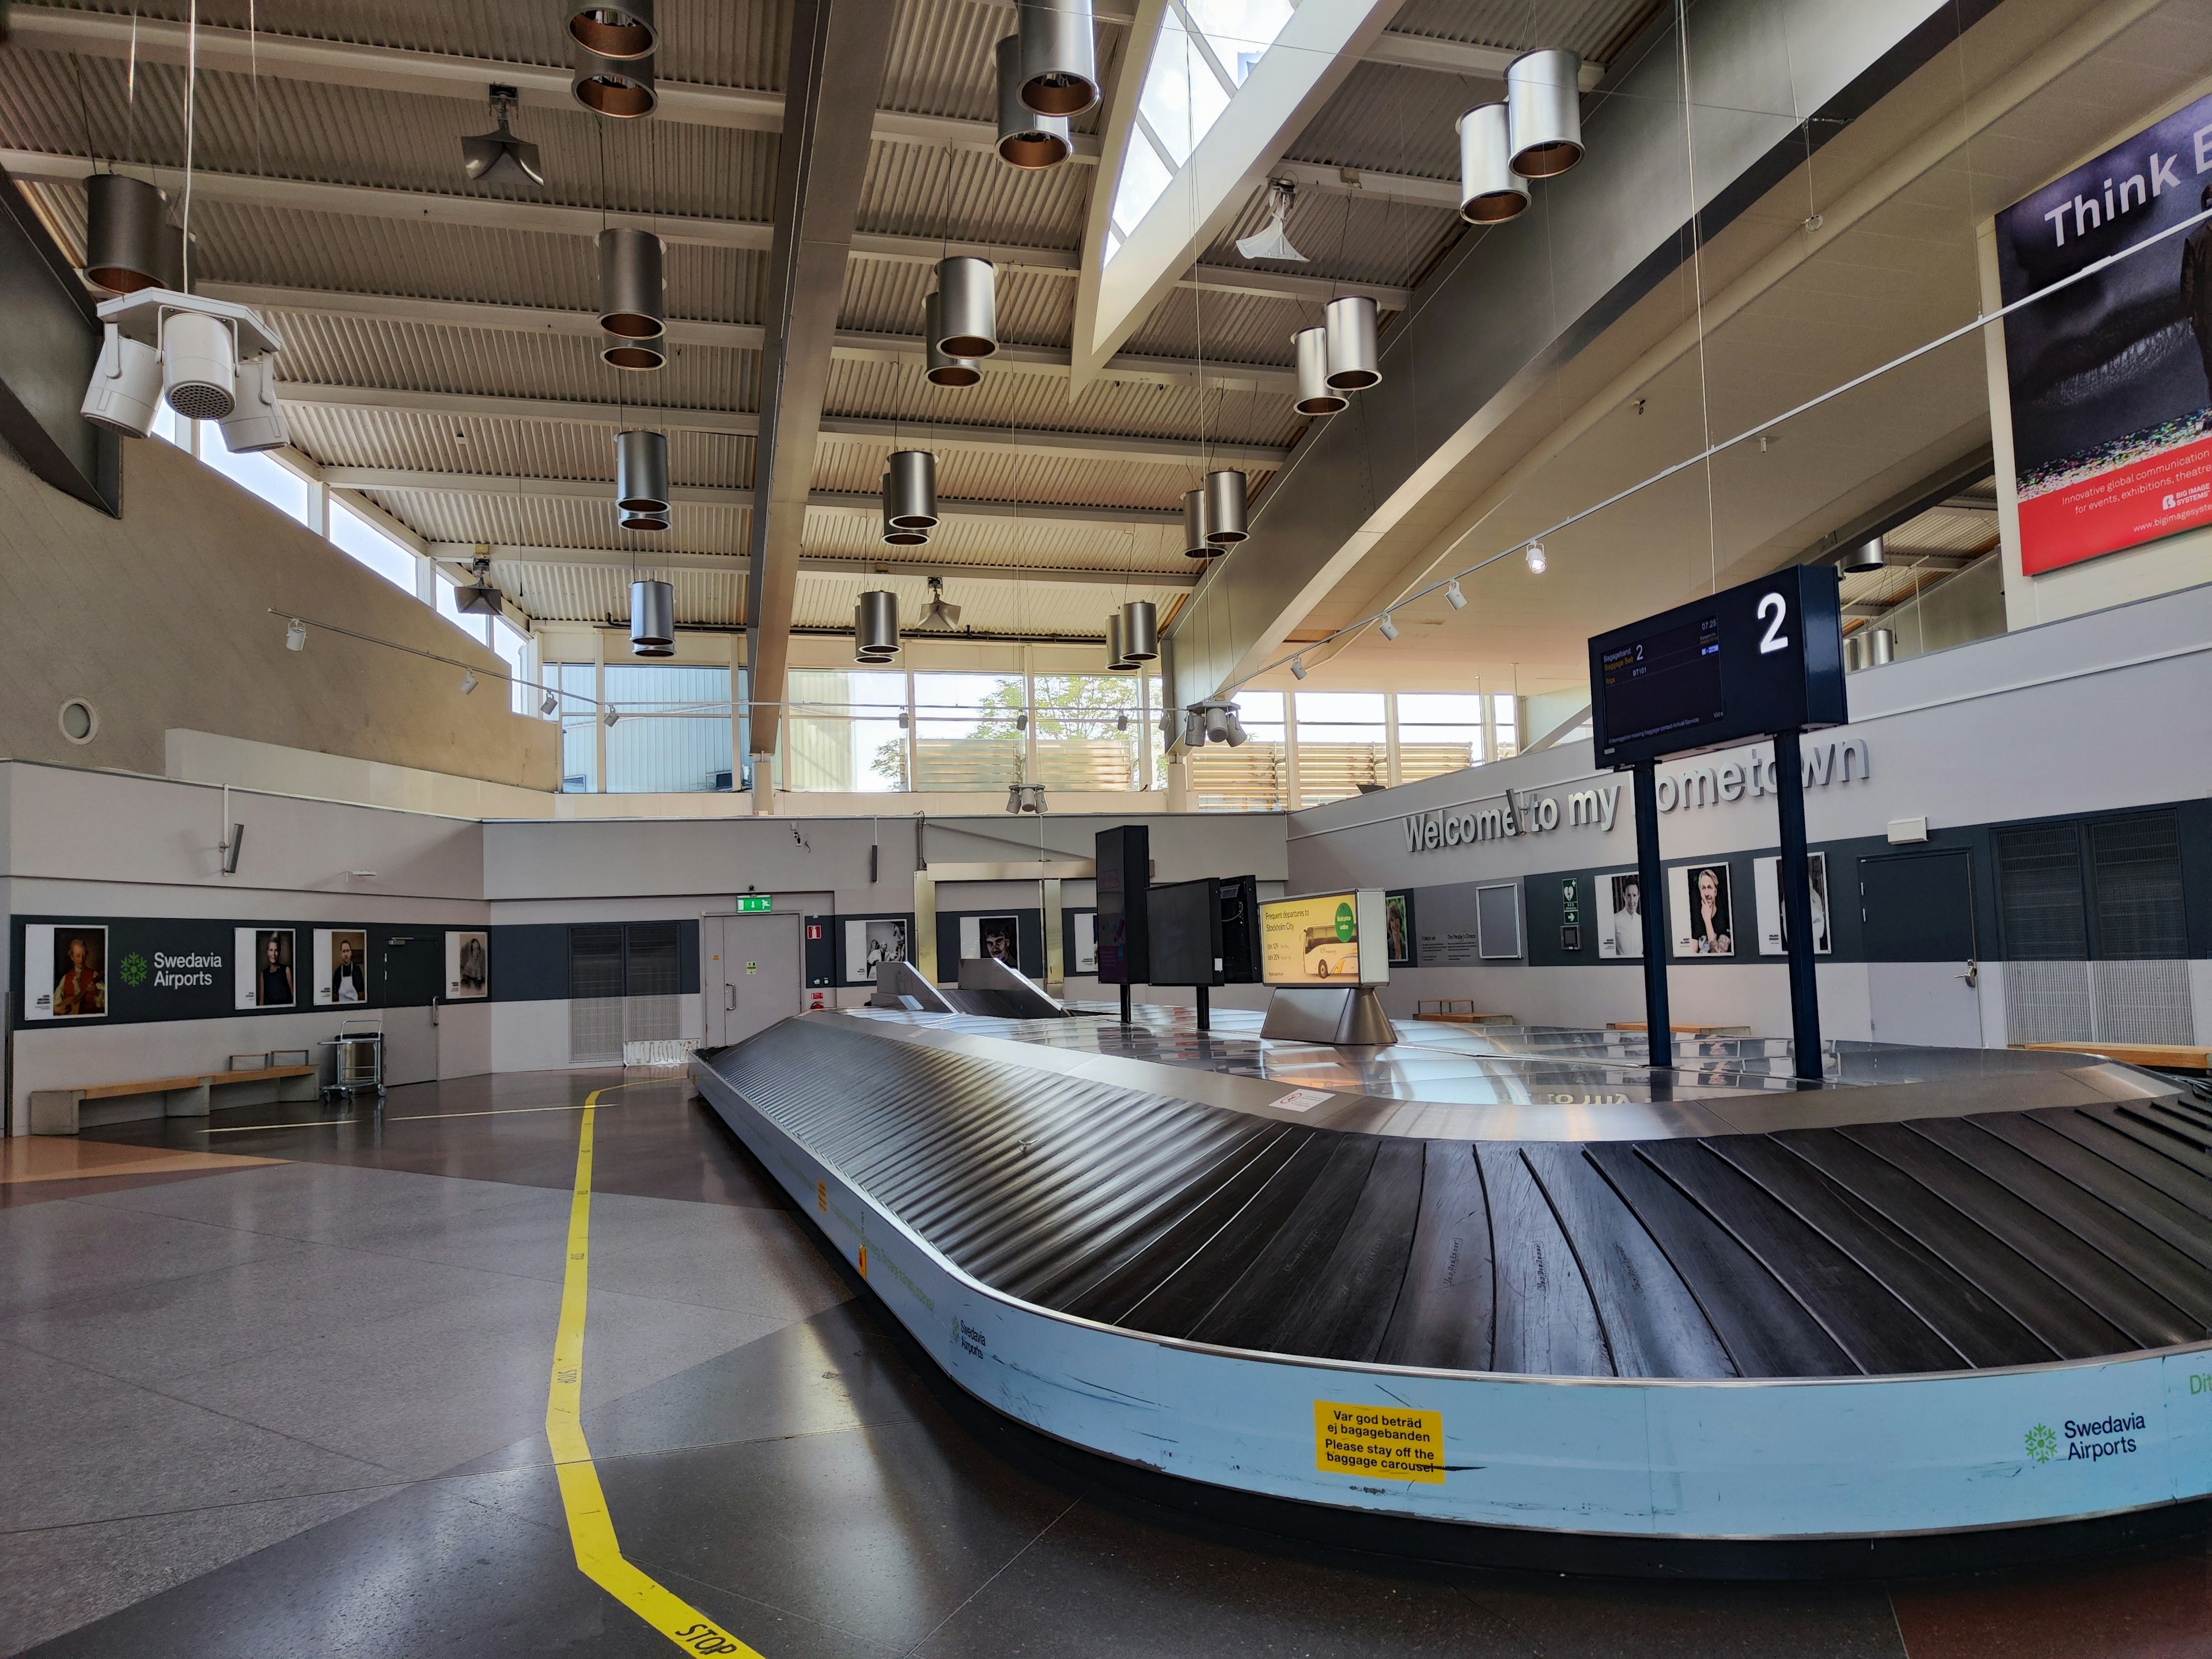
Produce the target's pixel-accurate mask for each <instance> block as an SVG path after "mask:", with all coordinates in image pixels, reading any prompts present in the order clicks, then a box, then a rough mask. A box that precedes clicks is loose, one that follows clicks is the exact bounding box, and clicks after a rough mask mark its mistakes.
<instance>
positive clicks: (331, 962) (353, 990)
mask: <svg viewBox="0 0 2212 1659" xmlns="http://www.w3.org/2000/svg"><path fill="white" fill-rule="evenodd" d="M367 1001H368V933H365V932H363V931H362V929H360V928H358V927H318V928H316V929H315V1006H317V1007H319V1008H338V1007H350V1006H354V1005H355V1004H356V1003H364V1002H367Z"/></svg>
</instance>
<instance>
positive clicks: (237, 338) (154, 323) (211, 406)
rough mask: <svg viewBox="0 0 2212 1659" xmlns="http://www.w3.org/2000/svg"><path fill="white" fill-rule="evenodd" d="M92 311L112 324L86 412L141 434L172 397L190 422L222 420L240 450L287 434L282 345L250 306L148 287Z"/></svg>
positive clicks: (227, 438)
mask: <svg viewBox="0 0 2212 1659" xmlns="http://www.w3.org/2000/svg"><path fill="white" fill-rule="evenodd" d="M95 314H96V315H97V316H98V317H99V319H100V322H101V323H102V324H104V325H106V332H105V333H104V335H103V337H102V339H101V343H100V359H99V362H97V363H96V364H95V365H94V368H93V373H92V379H91V380H90V382H89V383H88V385H87V386H86V387H85V394H84V402H83V404H82V405H81V412H82V414H83V416H84V417H85V418H86V419H87V420H88V421H93V422H97V423H99V424H100V425H102V426H106V427H110V428H113V429H114V430H116V431H118V432H121V433H124V434H125V435H129V436H131V437H137V438H143V437H144V436H146V435H147V434H148V433H149V432H150V431H152V429H153V425H154V416H155V413H156V399H157V398H166V399H167V403H168V404H169V407H170V408H172V409H173V410H176V411H177V413H178V414H179V415H181V416H185V418H186V419H188V420H199V421H218V422H222V435H223V442H224V444H225V445H226V447H228V448H229V449H230V451H231V452H232V453H234V454H243V453H246V452H247V451H249V450H258V449H274V448H276V447H280V446H282V445H283V444H284V443H285V442H287V441H288V435H287V433H286V431H285V428H284V417H283V415H282V414H281V413H279V412H278V410H277V408H276V399H275V397H274V385H273V381H272V380H271V377H270V369H271V368H273V365H271V364H270V362H268V360H269V359H270V358H271V357H273V356H275V355H276V353H277V352H279V351H281V350H283V347H284V343H283V339H282V338H280V337H278V335H277V334H276V331H275V330H273V329H271V328H270V326H269V325H267V324H266V323H264V322H263V321H262V320H261V319H260V318H259V317H258V315H256V314H255V313H253V312H252V311H251V310H249V309H247V308H246V307H244V306H239V305H231V304H228V303H227V302H225V301H221V300H202V299H198V298H197V297H195V296H193V295H185V294H179V293H178V292H176V291H175V290H173V289H165V288H146V289H138V290H137V292H136V293H133V294H125V295H118V297H117V298H115V299H112V300H106V301H101V302H100V307H99V310H98V312H97V313H95ZM134 348H135V349H134Z"/></svg>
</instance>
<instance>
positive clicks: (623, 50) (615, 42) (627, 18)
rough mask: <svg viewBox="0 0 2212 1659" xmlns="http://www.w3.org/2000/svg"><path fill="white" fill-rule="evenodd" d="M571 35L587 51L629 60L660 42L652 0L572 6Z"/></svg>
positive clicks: (643, 54) (603, 56) (621, 61)
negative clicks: (612, 4)
mask: <svg viewBox="0 0 2212 1659" xmlns="http://www.w3.org/2000/svg"><path fill="white" fill-rule="evenodd" d="M568 38H569V39H570V40H573V41H574V42H575V43H576V44H577V45H578V46H581V47H582V48H583V49H584V50H585V51H586V52H595V53H597V54H598V55H599V57H601V58H613V59H614V60H615V61H616V62H617V63H627V62H628V61H629V59H631V58H643V57H645V56H646V55H647V54H648V53H649V52H652V51H653V47H654V46H658V45H659V31H657V30H656V29H655V28H654V27H653V0H624V3H623V4H621V5H618V6H571V7H568Z"/></svg>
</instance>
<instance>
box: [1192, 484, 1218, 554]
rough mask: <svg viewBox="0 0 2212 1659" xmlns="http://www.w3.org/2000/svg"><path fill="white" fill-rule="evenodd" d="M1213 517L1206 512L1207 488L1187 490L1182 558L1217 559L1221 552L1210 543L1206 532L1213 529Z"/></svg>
mask: <svg viewBox="0 0 2212 1659" xmlns="http://www.w3.org/2000/svg"><path fill="white" fill-rule="evenodd" d="M1212 518H1213V515H1212V513H1208V512H1207V511H1206V486H1205V485H1203V484H1200V486H1199V487H1198V488H1197V489H1186V490H1185V491H1183V494H1182V556H1183V557H1185V558H1187V559H1215V558H1218V557H1220V556H1221V550H1220V549H1219V548H1218V547H1216V546H1215V545H1214V544H1212V542H1210V541H1208V540H1207V539H1206V532H1207V531H1209V530H1211V529H1212V528H1213V522H1212Z"/></svg>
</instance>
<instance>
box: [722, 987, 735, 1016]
mask: <svg viewBox="0 0 2212 1659" xmlns="http://www.w3.org/2000/svg"><path fill="white" fill-rule="evenodd" d="M737 1011H738V987H736V986H734V985H725V986H723V987H722V1012H724V1013H726V1014H733V1013H735V1012H737Z"/></svg>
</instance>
